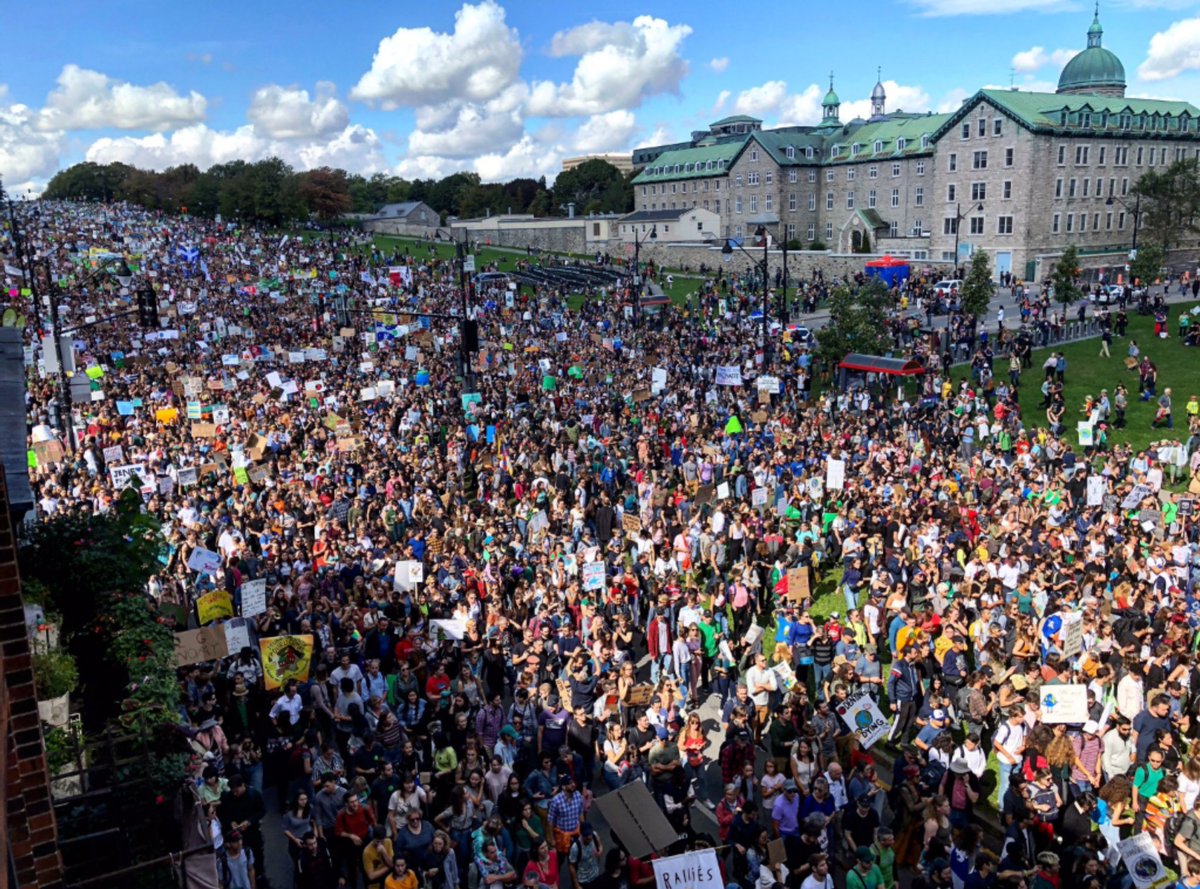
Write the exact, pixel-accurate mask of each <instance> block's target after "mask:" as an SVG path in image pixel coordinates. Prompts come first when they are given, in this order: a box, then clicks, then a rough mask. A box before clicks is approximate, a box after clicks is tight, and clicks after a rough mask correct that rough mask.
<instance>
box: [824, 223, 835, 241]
mask: <svg viewBox="0 0 1200 889" xmlns="http://www.w3.org/2000/svg"><path fill="white" fill-rule="evenodd" d="M825 240H826V241H832V240H833V223H832V222H827V223H825Z"/></svg>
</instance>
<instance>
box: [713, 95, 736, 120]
mask: <svg viewBox="0 0 1200 889" xmlns="http://www.w3.org/2000/svg"><path fill="white" fill-rule="evenodd" d="M732 95H733V93H731V92H730V91H729V90H721V92H719V93H717V101H715V102H713V106H712V113H713V114H720V113H721V110H722V109H723V108H724V107H725V103H726V102H728V101H729V97H730V96H732Z"/></svg>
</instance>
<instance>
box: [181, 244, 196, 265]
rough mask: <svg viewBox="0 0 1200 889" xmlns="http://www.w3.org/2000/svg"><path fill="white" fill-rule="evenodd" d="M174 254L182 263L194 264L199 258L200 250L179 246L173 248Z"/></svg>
mask: <svg viewBox="0 0 1200 889" xmlns="http://www.w3.org/2000/svg"><path fill="white" fill-rule="evenodd" d="M175 253H176V254H177V255H178V256H179V258H180V259H182V260H183V261H184V262H195V261H196V260H198V259H199V258H200V248H199V247H191V246H184V245H181V246H179V247H176V248H175Z"/></svg>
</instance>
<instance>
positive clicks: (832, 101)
mask: <svg viewBox="0 0 1200 889" xmlns="http://www.w3.org/2000/svg"><path fill="white" fill-rule="evenodd" d="M821 104H822V105H823V106H824V107H826V108H831V107H833V106H834V105H840V104H842V100H841V99H839V98H838V94H837V93H835V92H834V91H833V87H830V88H829V92H827V93H826V94H825V98H824V99H823V100H822V101H821Z"/></svg>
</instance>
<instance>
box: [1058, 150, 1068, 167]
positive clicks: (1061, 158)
mask: <svg viewBox="0 0 1200 889" xmlns="http://www.w3.org/2000/svg"><path fill="white" fill-rule="evenodd" d="M1066 162H1067V146H1065V145H1060V146H1058V165H1059V166H1060V167H1061V166H1062V165H1063V164H1065V163H1066Z"/></svg>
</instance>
